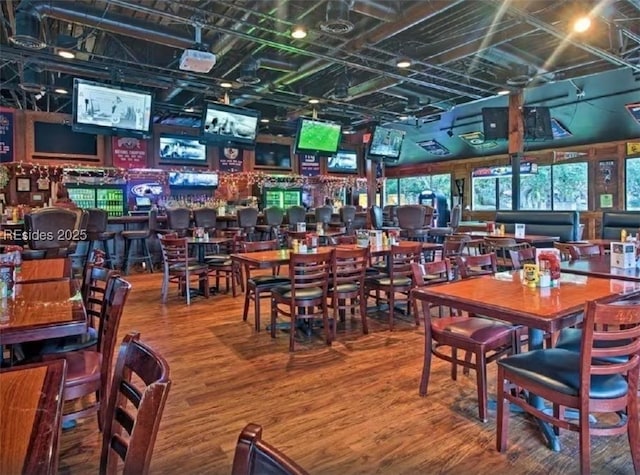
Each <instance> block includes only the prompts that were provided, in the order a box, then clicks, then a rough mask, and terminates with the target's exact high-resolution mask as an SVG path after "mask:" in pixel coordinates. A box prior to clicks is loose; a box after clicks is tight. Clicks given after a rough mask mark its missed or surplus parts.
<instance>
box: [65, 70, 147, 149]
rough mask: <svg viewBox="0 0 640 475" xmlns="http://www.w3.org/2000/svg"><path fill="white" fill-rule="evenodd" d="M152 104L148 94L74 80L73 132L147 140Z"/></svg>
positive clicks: (120, 87)
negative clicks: (145, 138) (143, 138)
mask: <svg viewBox="0 0 640 475" xmlns="http://www.w3.org/2000/svg"><path fill="white" fill-rule="evenodd" d="M152 102H153V96H152V94H151V93H150V92H145V91H137V90H134V89H129V88H125V87H122V86H112V85H106V84H100V83H97V82H93V81H86V80H84V79H77V78H76V79H74V81H73V122H72V127H73V131H74V132H86V133H93V134H101V135H122V136H125V137H127V136H130V137H148V136H150V135H151V133H150V131H151V107H152Z"/></svg>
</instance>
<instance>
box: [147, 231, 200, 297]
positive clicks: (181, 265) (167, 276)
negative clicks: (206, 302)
mask: <svg viewBox="0 0 640 475" xmlns="http://www.w3.org/2000/svg"><path fill="white" fill-rule="evenodd" d="M159 240H160V247H161V249H162V262H163V268H164V271H163V276H162V290H161V294H162V303H165V302H166V301H167V294H168V293H169V283H171V282H177V283H178V288H179V289H180V293H184V295H185V296H186V299H187V305H191V291H190V285H191V278H192V277H196V278H197V280H198V283H199V288H200V291H201V292H202V294H203V295H204V296H205V297H206V298H209V268H208V267H207V265H205V264H200V263H198V262H194V261H193V260H192V259H191V258H190V257H189V246H188V245H187V240H186V238H175V237H172V235H164V236H162V235H160V236H159Z"/></svg>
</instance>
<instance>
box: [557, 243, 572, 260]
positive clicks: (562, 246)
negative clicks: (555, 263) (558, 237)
mask: <svg viewBox="0 0 640 475" xmlns="http://www.w3.org/2000/svg"><path fill="white" fill-rule="evenodd" d="M553 247H555V248H556V249H558V250H559V251H560V259H561V260H563V261H571V260H573V258H572V257H571V248H572V247H573V245H572V244H567V243H564V242H554V243H553Z"/></svg>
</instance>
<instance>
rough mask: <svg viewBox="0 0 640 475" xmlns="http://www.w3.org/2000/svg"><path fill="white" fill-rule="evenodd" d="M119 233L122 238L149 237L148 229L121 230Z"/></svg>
mask: <svg viewBox="0 0 640 475" xmlns="http://www.w3.org/2000/svg"><path fill="white" fill-rule="evenodd" d="M120 235H121V236H122V238H123V239H146V238H147V237H149V230H148V229H144V230H132V231H122V232H121V233H120Z"/></svg>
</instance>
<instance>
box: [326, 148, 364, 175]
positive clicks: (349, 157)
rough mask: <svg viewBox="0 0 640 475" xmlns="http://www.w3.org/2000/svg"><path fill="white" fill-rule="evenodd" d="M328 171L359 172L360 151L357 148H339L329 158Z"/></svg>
mask: <svg viewBox="0 0 640 475" xmlns="http://www.w3.org/2000/svg"><path fill="white" fill-rule="evenodd" d="M327 171H328V172H330V173H357V172H358V153H357V152H356V151H355V150H338V153H336V154H334V155H331V156H330V157H329V158H328V159H327Z"/></svg>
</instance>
